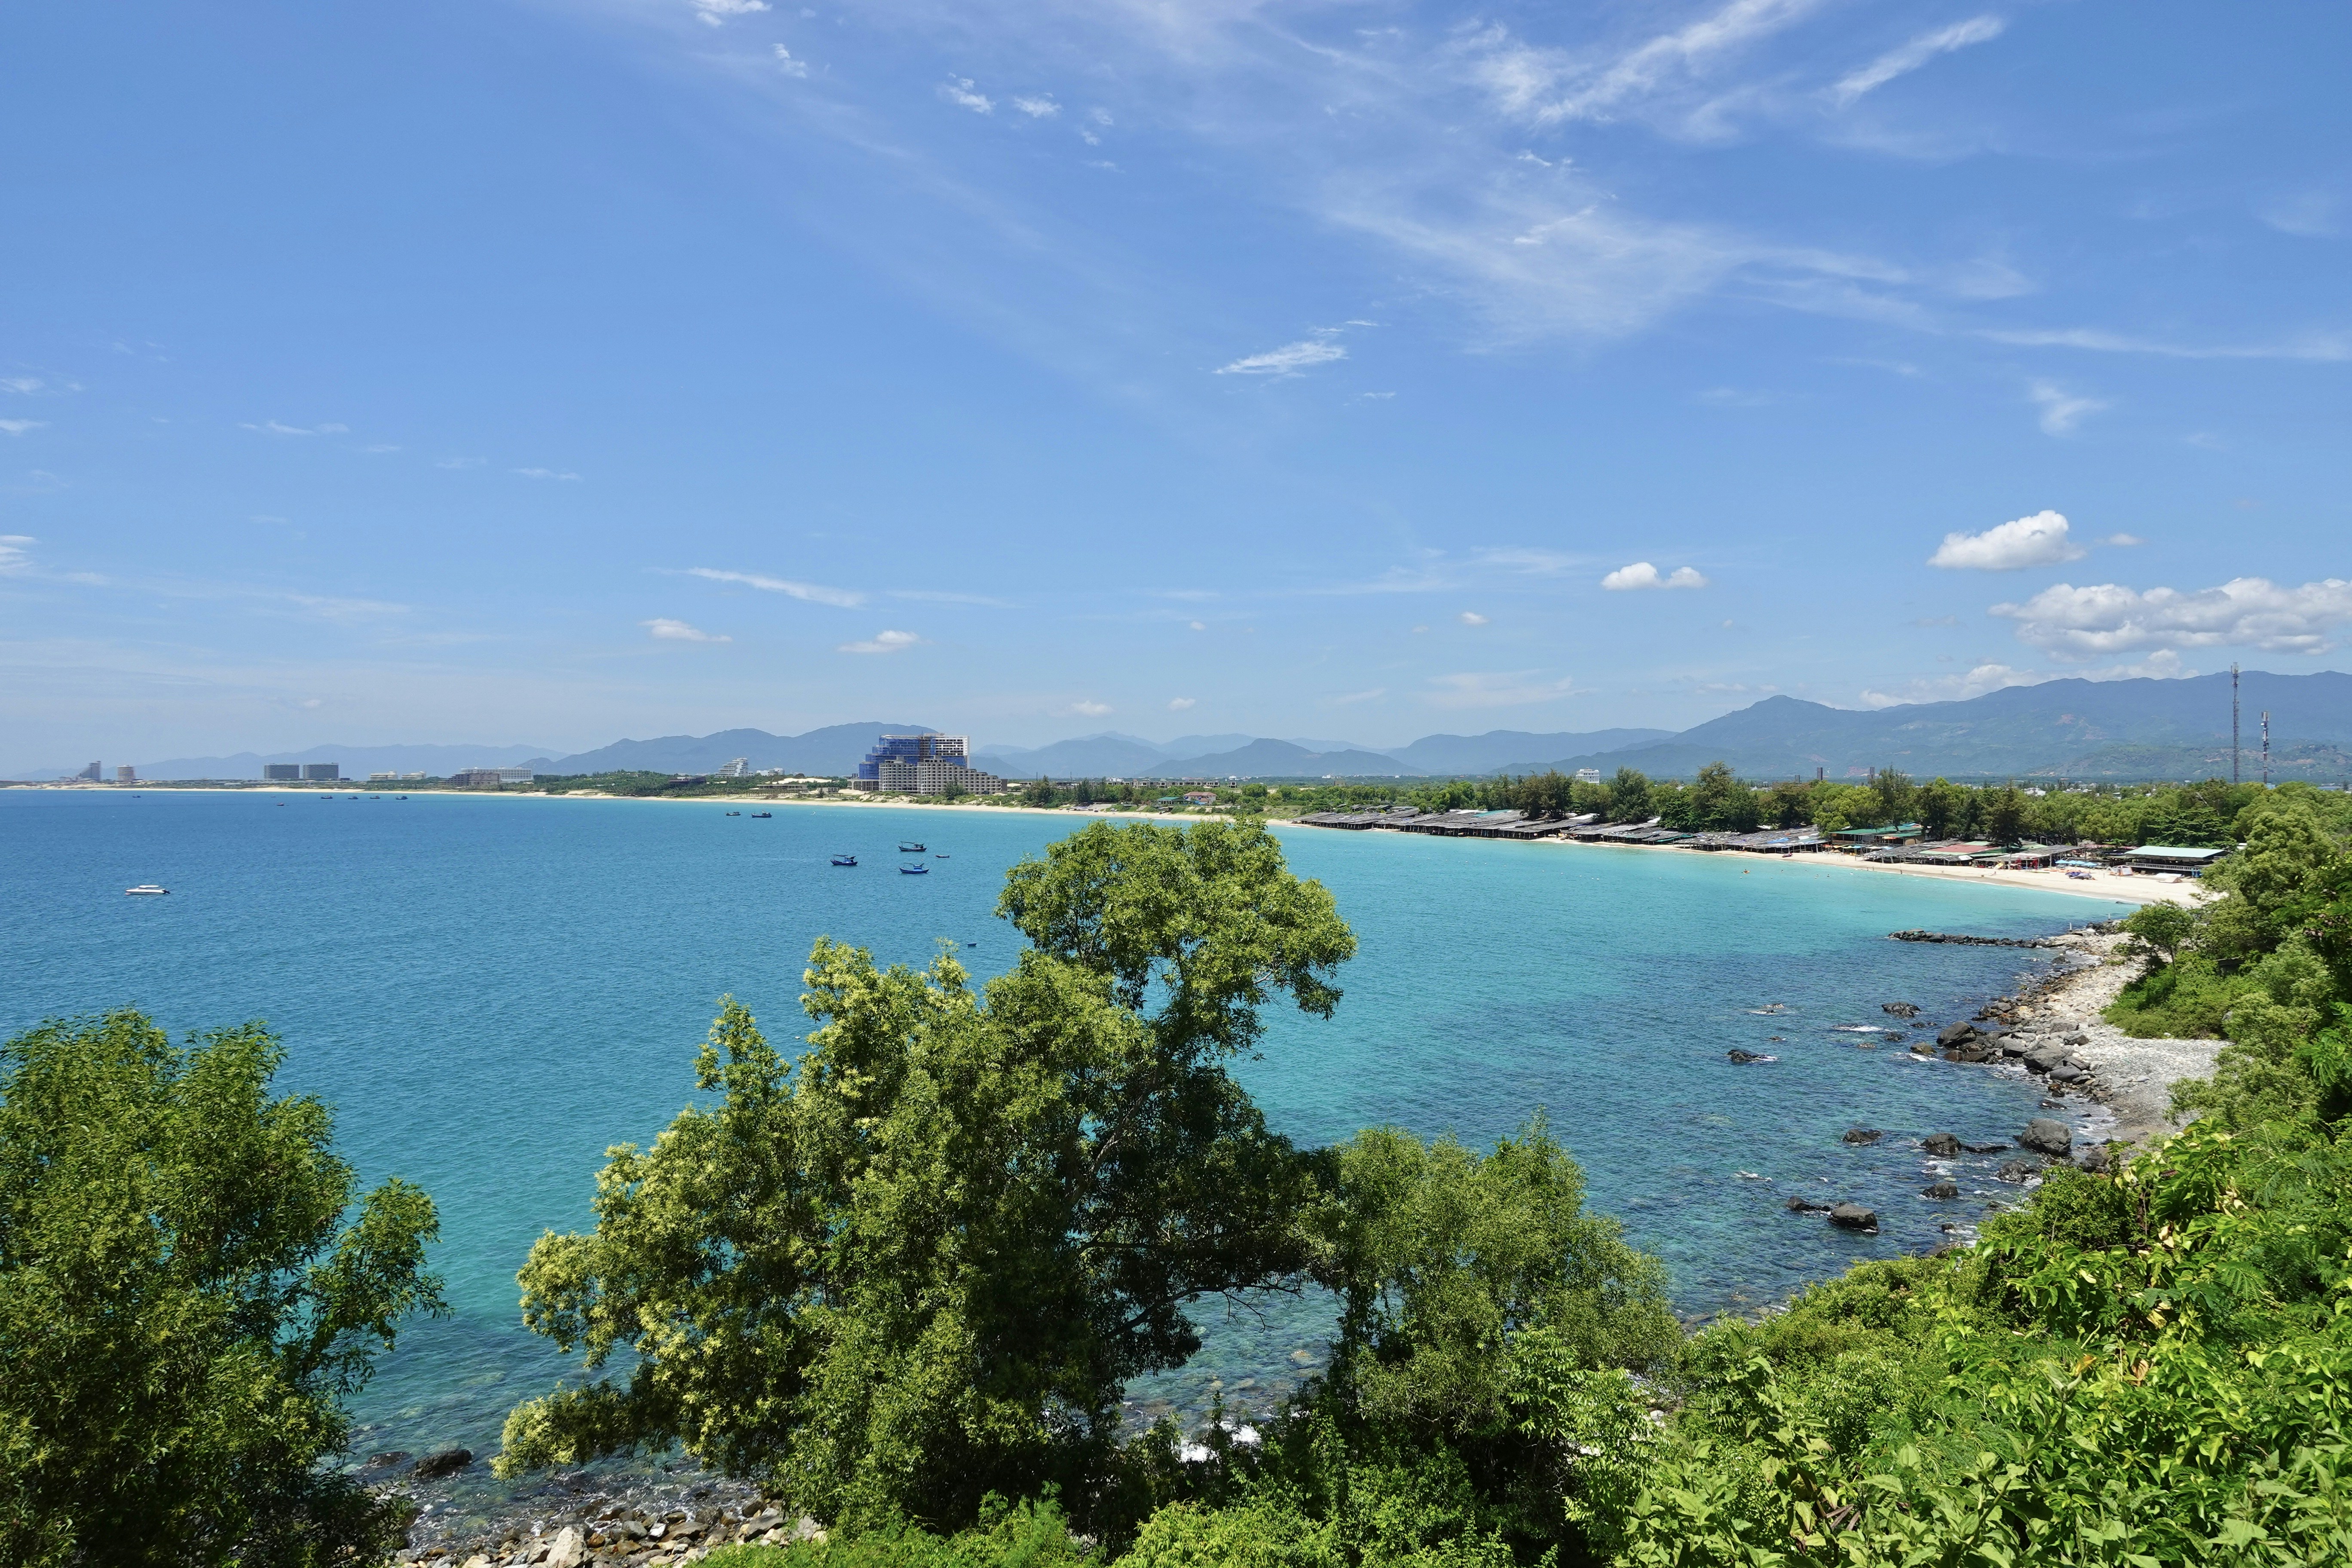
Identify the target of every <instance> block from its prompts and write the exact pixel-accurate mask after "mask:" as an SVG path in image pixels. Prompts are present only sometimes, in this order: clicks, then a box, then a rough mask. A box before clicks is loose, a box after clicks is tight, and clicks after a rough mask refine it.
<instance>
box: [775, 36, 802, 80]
mask: <svg viewBox="0 0 2352 1568" xmlns="http://www.w3.org/2000/svg"><path fill="white" fill-rule="evenodd" d="M776 68H777V69H778V70H780V71H782V72H783V73H784V74H785V75H786V76H806V75H808V61H806V60H796V59H794V58H793V51H792V50H790V49H788V48H786V47H784V46H783V45H782V44H778V45H777V46H776Z"/></svg>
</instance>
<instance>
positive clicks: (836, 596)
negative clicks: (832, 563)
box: [686, 566, 866, 610]
mask: <svg viewBox="0 0 2352 1568" xmlns="http://www.w3.org/2000/svg"><path fill="white" fill-rule="evenodd" d="M686 575H687V576H688V577H700V578H703V579H704V580H706V581H708V582H712V583H740V584H743V586H745V587H746V588H757V589H759V590H760V591H761V593H763V594H784V595H790V596H791V597H793V598H795V599H805V600H807V601H808V602H809V603H810V604H813V605H833V606H835V608H837V609H843V610H854V609H856V608H857V606H858V605H862V604H864V603H866V595H863V594H861V593H858V592H856V590H855V589H851V588H827V587H824V586H823V585H822V584H816V583H796V582H794V581H793V580H792V579H791V578H789V577H765V576H762V575H761V574H759V573H757V572H721V571H719V569H718V568H717V567H713V566H689V567H688V568H687V569H686Z"/></svg>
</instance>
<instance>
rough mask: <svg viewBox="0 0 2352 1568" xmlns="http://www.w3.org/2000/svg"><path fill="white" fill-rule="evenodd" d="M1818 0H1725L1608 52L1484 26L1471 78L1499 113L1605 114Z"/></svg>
mask: <svg viewBox="0 0 2352 1568" xmlns="http://www.w3.org/2000/svg"><path fill="white" fill-rule="evenodd" d="M1821 4H1822V0H1731V3H1730V4H1729V5H1725V6H1724V7H1723V8H1722V9H1720V10H1718V11H1716V12H1714V13H1713V14H1711V15H1709V16H1703V17H1700V18H1699V19H1698V20H1696V21H1695V22H1691V23H1688V24H1686V25H1685V26H1681V27H1678V28H1676V29H1675V30H1674V31H1673V32H1670V33H1662V34H1660V35H1658V36H1657V37H1653V38H1650V39H1648V40H1646V41H1645V42H1643V43H1641V44H1639V45H1636V46H1635V47H1633V48H1631V49H1628V50H1625V51H1624V52H1622V53H1621V54H1618V55H1617V56H1616V57H1615V58H1607V59H1603V58H1595V57H1593V56H1591V55H1581V56H1580V55H1576V54H1571V53H1570V52H1568V51H1566V50H1560V49H1544V48H1537V47H1530V46H1528V45H1525V44H1521V43H1518V42H1517V41H1515V40H1513V39H1512V38H1511V37H1509V36H1508V35H1507V34H1506V33H1505V32H1504V30H1503V29H1502V28H1501V27H1499V26H1496V27H1489V28H1486V29H1485V30H1483V31H1481V32H1479V33H1477V34H1475V35H1473V36H1472V37H1471V38H1470V39H1469V40H1468V46H1469V48H1470V49H1471V51H1472V52H1473V58H1472V60H1471V67H1470V71H1471V77H1472V79H1473V80H1475V82H1477V84H1478V85H1480V86H1482V87H1484V88H1485V89H1486V90H1487V91H1488V92H1489V93H1490V94H1492V95H1493V97H1494V99H1495V100H1496V105H1497V106H1498V107H1499V108H1500V109H1501V110H1503V112H1504V113H1506V114H1507V115H1510V116H1513V117H1515V118H1518V119H1523V120H1528V121H1534V122H1535V123H1537V124H1539V125H1541V124H1551V123H1555V122H1557V121H1562V120H1592V121H1608V120H1613V119H1617V118H1619V117H1621V116H1622V114H1623V113H1624V112H1625V111H1627V110H1629V109H1630V108H1632V107H1633V106H1635V105H1637V104H1638V103H1639V102H1640V100H1644V99H1648V98H1651V97H1653V96H1656V95H1660V94H1662V93H1664V92H1666V91H1668V90H1669V89H1686V88H1687V87H1689V86H1690V85H1691V84H1692V83H1694V82H1696V81H1697V80H1698V79H1702V78H1704V77H1705V76H1706V75H1707V74H1708V73H1709V72H1710V71H1711V70H1712V69H1713V68H1715V67H1717V65H1718V64H1719V63H1720V62H1722V61H1723V60H1724V59H1726V58H1728V57H1729V56H1731V55H1732V54H1734V53H1736V52H1737V51H1738V50H1739V49H1740V48H1741V47H1743V46H1746V45H1748V44H1751V43H1755V42H1757V41H1759V40H1760V39H1762V38H1765V37H1769V36H1770V35H1772V34H1774V33H1777V32H1780V30H1782V29H1783V28H1786V27H1789V26H1792V25H1794V24H1795V23H1797V22H1799V21H1801V20H1802V19H1803V18H1804V17H1805V16H1807V15H1808V14H1809V13H1811V12H1812V11H1814V10H1816V9H1818V8H1819V7H1820V5H1821Z"/></svg>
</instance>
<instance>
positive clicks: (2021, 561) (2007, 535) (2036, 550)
mask: <svg viewBox="0 0 2352 1568" xmlns="http://www.w3.org/2000/svg"><path fill="white" fill-rule="evenodd" d="M2085 553H2086V552H2085V551H2084V549H2083V547H2082V546H2081V545H2079V544H2077V543H2075V542H2074V541H2073V540H2072V539H2070V538H2068V537H2067V534H2066V520H2065V519H2064V518H2063V517H2062V516H2060V515H2059V514H2058V513H2057V512H2054V511H2037V512H2035V513H2034V514H2033V515H2032V517H2021V518H2018V519H2016V520H2014V521H2010V522H2004V523H2002V524H2000V526H1999V527H1997V528H1988V529H1986V530H1985V531H1983V532H1982V533H1948V534H1946V535H1944V542H1943V543H1942V544H1941V545H1939V546H1938V547H1937V551H1936V553H1935V554H1933V555H1930V556H1929V557H1927V564H1928V565H1930V566H1940V567H1942V568H1944V569H1945V570H1946V571H1948V572H1952V571H1970V572H2014V571H2017V570H2018V569H2020V568H2021V567H2025V566H2055V565H2056V564H2058V563H2060V562H2062V561H2079V560H2081V559H2082V558H2083V556H2084V554H2085Z"/></svg>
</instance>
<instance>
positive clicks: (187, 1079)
mask: <svg viewBox="0 0 2352 1568" xmlns="http://www.w3.org/2000/svg"><path fill="white" fill-rule="evenodd" d="M281 1055H282V1051H281V1048H280V1047H279V1046H278V1041H277V1040H276V1039H275V1038H274V1037H271V1036H270V1035H269V1034H268V1031H266V1030H265V1029H263V1028H262V1027H261V1026H258V1025H248V1026H246V1027H243V1028H238V1029H226V1030H221V1031H217V1032H215V1033H212V1034H208V1035H205V1036H201V1037H196V1038H194V1039H193V1040H191V1041H190V1042H189V1044H188V1045H187V1046H186V1047H175V1046H173V1044H172V1043H171V1042H170V1040H169V1039H168V1038H167V1037H166V1036H165V1035H164V1033H163V1031H162V1030H161V1029H158V1028H156V1027H155V1026H153V1025H152V1024H151V1023H150V1022H149V1021H148V1020H147V1019H146V1018H144V1017H142V1016H140V1015H139V1014H137V1013H133V1012H128V1011H124V1012H117V1013H111V1014H109V1015H107V1016H104V1017H100V1018H92V1019H86V1020H80V1021H75V1022H52V1023H47V1024H44V1025H42V1026H39V1027H37V1028H36V1029H33V1030H31V1031H29V1032H27V1033H26V1034H24V1035H20V1036H18V1037H16V1038H15V1039H12V1040H10V1041H8V1042H7V1043H6V1045H5V1047H0V1561H5V1562H7V1563H35V1564H51V1563H54V1564H67V1563H154V1564H158V1565H161V1564H167V1563H168V1564H175V1565H176V1564H202V1563H238V1564H252V1565H257V1568H258V1565H263V1564H268V1565H277V1564H289V1565H292V1564H303V1565H308V1564H315V1563H332V1562H337V1561H341V1560H342V1559H343V1558H344V1556H345V1554H346V1553H357V1554H360V1555H361V1556H362V1558H365V1559H373V1558H374V1557H377V1556H380V1555H381V1554H382V1553H383V1551H384V1550H386V1549H387V1547H388V1546H390V1545H391V1544H393V1543H394V1542H396V1541H397V1539H398V1536H399V1531H400V1530H401V1528H402V1527H403V1526H404V1524H405V1522H406V1515H405V1513H404V1511H402V1510H398V1509H396V1508H395V1507H394V1505H390V1504H387V1503H385V1502H383V1501H382V1500H379V1499H377V1498H375V1497H374V1496H373V1495H372V1494H370V1493H369V1492H368V1491H366V1490H365V1489H362V1488H361V1487H360V1486H359V1485H357V1484H356V1483H355V1482H353V1481H352V1480H350V1479H348V1478H346V1477H344V1476H342V1475H341V1474H339V1473H338V1472H337V1471H336V1470H334V1469H333V1468H331V1465H332V1461H333V1460H334V1459H335V1458H336V1457H337V1456H338V1455H340V1454H341V1451H342V1448H343V1446H344V1441H345V1436H346V1434H347V1431H348V1424H347V1422H346V1420H345V1418H344V1415H343V1414H342V1410H341V1400H342V1399H343V1397H344V1396H346V1395H348V1394H351V1393H352V1392H353V1391H354V1390H356V1389H357V1388H358V1387H359V1386H360V1385H361V1384H362V1383H363V1382H364V1381H365V1380H366V1378H367V1376H368V1373H369V1370H370V1367H371V1364H372V1363H373V1357H374V1356H375V1355H376V1354H377V1353H378V1352H381V1351H384V1350H389V1349H390V1348H391V1347H392V1343H393V1333H394V1324H395V1323H396V1322H397V1321H399V1320H400V1319H401V1318H402V1317H404V1316H405V1315H406V1314H407V1313H409V1312H412V1311H417V1310H425V1311H437V1310H439V1309H440V1297H439V1291H438V1286H437V1284H436V1281H435V1280H433V1279H431V1278H429V1277H428V1276H426V1275H425V1273H423V1272H422V1259H423V1252H424V1248H425V1244H426V1243H428V1242H430V1241H431V1240H433V1239H434V1237H435V1236H436V1223H435V1219H434V1212H433V1205H432V1203H431V1201H430V1200H429V1199H427V1198H426V1197H425V1194H423V1193H421V1192H419V1191H418V1190H417V1189H415V1187H412V1186H409V1185H407V1184H404V1183H403V1182H400V1181H397V1180H394V1181H388V1182H386V1183H384V1184H383V1185H382V1186H379V1187H377V1188H376V1189H375V1190H374V1191H373V1192H372V1193H369V1194H367V1195H366V1197H365V1198H364V1199H363V1200H362V1201H361V1202H360V1203H359V1205H358V1209H357V1212H356V1213H355V1214H351V1213H350V1212H349V1211H350V1210H351V1209H352V1203H353V1200H354V1198H355V1196H356V1195H357V1182H356V1180H355V1178H354V1176H353V1173H352V1169H351V1167H350V1166H349V1165H348V1164H346V1163H344V1162H342V1161H341V1160H340V1159H338V1158H337V1157H336V1156H335V1155H334V1154H333V1153H332V1152H331V1131H332V1126H331V1118H330V1116H329V1113H328V1110H327V1109H326V1107H325V1106H323V1105H321V1104H320V1103H319V1102H318V1101H317V1100H311V1099H309V1098H307V1097H303V1096H287V1097H281V1098H278V1099H272V1098H270V1095H269V1084H270V1079H271V1077H272V1076H273V1074H274V1073H275V1072H276V1070H277V1068H278V1061H279V1059H280V1057H281ZM347 1219H348V1223H346V1222H347Z"/></svg>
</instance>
